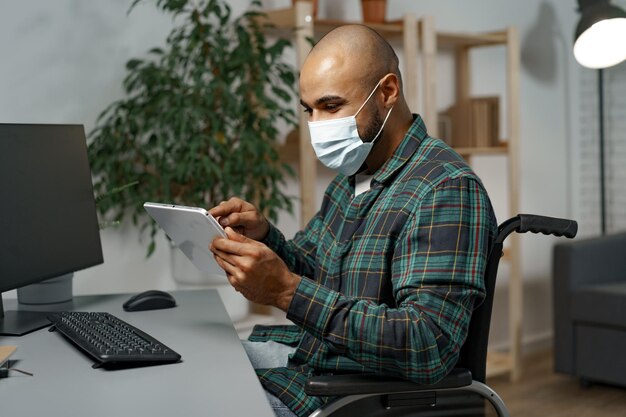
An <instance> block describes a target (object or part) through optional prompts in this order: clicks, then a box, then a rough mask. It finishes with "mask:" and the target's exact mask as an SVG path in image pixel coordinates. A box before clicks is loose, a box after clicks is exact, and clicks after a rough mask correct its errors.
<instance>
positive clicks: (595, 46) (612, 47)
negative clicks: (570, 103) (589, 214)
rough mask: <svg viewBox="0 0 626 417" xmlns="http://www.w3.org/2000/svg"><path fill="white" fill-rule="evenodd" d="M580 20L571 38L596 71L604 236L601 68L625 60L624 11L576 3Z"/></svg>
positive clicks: (607, 4)
mask: <svg viewBox="0 0 626 417" xmlns="http://www.w3.org/2000/svg"><path fill="white" fill-rule="evenodd" d="M578 11H579V12H580V14H581V16H580V21H579V22H578V25H577V26H576V33H575V35H574V57H575V58H576V60H577V61H578V63H579V64H581V65H582V66H584V67H587V68H593V69H597V70H598V119H599V120H598V127H599V146H600V149H599V151H600V225H601V231H602V234H605V233H606V185H605V160H604V73H603V69H604V68H608V67H612V66H614V65H617V64H619V63H620V62H622V61H624V60H626V41H624V40H625V39H626V12H625V11H624V10H622V9H621V8H619V7H617V6H613V5H612V4H611V0H578Z"/></svg>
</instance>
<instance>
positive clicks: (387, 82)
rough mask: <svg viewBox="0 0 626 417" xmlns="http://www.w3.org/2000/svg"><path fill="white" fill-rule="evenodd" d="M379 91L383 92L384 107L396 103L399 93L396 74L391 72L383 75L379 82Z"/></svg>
mask: <svg viewBox="0 0 626 417" xmlns="http://www.w3.org/2000/svg"><path fill="white" fill-rule="evenodd" d="M380 91H381V92H382V93H383V104H384V106H385V107H386V108H389V107H391V106H393V105H394V104H396V102H397V101H398V99H399V98H400V94H401V88H400V80H399V79H398V76H397V75H396V74H394V73H392V72H390V73H388V74H387V75H385V77H384V78H383V79H382V81H381V82H380Z"/></svg>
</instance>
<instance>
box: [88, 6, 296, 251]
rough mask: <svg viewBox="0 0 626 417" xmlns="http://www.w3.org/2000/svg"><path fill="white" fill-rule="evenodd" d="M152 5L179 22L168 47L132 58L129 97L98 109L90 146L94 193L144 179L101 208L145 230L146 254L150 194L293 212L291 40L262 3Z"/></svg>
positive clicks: (156, 197)
mask: <svg viewBox="0 0 626 417" xmlns="http://www.w3.org/2000/svg"><path fill="white" fill-rule="evenodd" d="M140 1H141V0H135V1H134V2H133V3H132V6H131V10H132V8H133V7H134V6H135V5H136V4H137V3H139V2H140ZM156 6H157V7H158V8H160V9H161V10H162V11H164V12H166V13H169V14H171V15H172V16H173V17H174V21H175V23H176V25H175V27H174V28H173V29H172V31H171V32H170V34H169V35H168V37H167V39H166V45H165V46H164V47H156V48H153V49H151V50H150V51H149V53H148V56H147V57H145V58H139V59H131V60H129V61H128V62H127V64H126V69H127V76H126V78H125V79H124V82H123V87H124V91H125V95H126V97H124V98H123V99H120V100H118V101H116V102H114V103H113V104H111V105H110V106H109V107H108V108H107V109H105V110H104V111H103V112H102V114H101V115H100V116H99V118H98V122H97V125H96V127H95V129H94V130H93V131H92V132H91V135H90V139H91V142H90V145H89V157H90V161H91V168H92V171H93V173H94V176H95V180H94V188H95V190H96V192H100V191H103V190H106V189H112V188H116V187H119V186H120V185H122V184H126V183H128V182H129V181H133V180H136V181H138V184H137V185H136V186H135V187H133V188H129V189H126V190H124V192H122V193H118V194H115V195H114V196H111V197H110V198H109V199H107V200H106V201H104V202H103V203H102V204H101V205H100V206H99V208H100V213H101V216H103V217H104V218H106V219H114V220H118V221H119V220H122V219H123V218H124V217H125V216H127V215H130V216H131V217H132V220H133V222H134V223H135V224H139V223H141V226H142V227H141V230H144V229H148V230H149V231H150V237H151V238H150V243H149V245H148V255H150V254H151V253H152V252H153V251H154V248H155V239H154V237H155V234H156V232H157V230H158V228H157V226H156V224H155V223H153V222H151V221H149V220H148V218H147V217H146V216H144V215H143V214H144V211H143V208H142V205H143V203H144V202H145V201H159V202H171V203H175V204H182V205H191V206H200V207H212V206H214V205H217V204H219V203H220V202H221V201H223V200H226V199H228V198H229V197H231V196H233V195H237V196H240V197H242V198H244V199H246V200H248V201H251V202H253V203H255V204H256V205H257V206H258V207H259V208H260V209H261V210H262V211H263V212H264V213H266V215H267V216H268V217H269V218H270V219H274V220H275V219H276V217H277V214H278V212H279V211H280V210H288V211H291V209H292V203H291V200H290V198H289V197H288V196H287V195H286V194H284V193H283V192H282V191H281V190H280V188H279V185H280V183H281V182H282V181H283V179H284V178H285V176H286V175H293V172H292V170H291V169H290V168H289V166H287V165H286V164H283V163H281V162H279V159H278V153H277V150H276V138H277V136H278V134H279V132H278V129H277V127H276V123H277V122H278V121H282V122H284V123H286V124H287V125H294V124H295V122H296V116H295V112H294V110H293V108H294V107H295V106H294V105H292V104H291V100H292V97H293V95H294V92H295V90H294V89H295V79H296V77H295V72H294V69H293V68H292V66H290V65H288V64H287V63H285V62H284V61H283V60H282V55H283V51H284V50H285V49H286V48H288V47H289V46H290V43H289V42H288V41H287V40H285V39H278V40H272V41H269V40H268V39H267V38H266V35H265V33H266V29H267V27H266V26H267V24H266V23H264V21H263V19H262V13H261V12H259V11H258V10H259V7H260V2H259V1H256V0H255V1H253V2H252V8H251V9H250V10H248V11H246V12H245V13H243V14H242V15H241V16H239V17H233V16H232V14H231V10H230V8H229V6H228V4H227V3H226V2H225V1H224V0H195V1H189V0H156Z"/></svg>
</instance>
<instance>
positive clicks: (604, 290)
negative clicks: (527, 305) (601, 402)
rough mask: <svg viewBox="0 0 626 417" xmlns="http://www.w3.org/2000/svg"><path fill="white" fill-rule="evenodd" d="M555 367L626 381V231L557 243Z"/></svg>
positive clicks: (583, 376) (583, 379)
mask: <svg viewBox="0 0 626 417" xmlns="http://www.w3.org/2000/svg"><path fill="white" fill-rule="evenodd" d="M553 261H554V264H553V267H554V281H553V285H554V287H553V297H554V339H555V340H554V367H555V370H556V371H557V372H563V373H567V374H570V375H575V376H578V377H580V378H581V382H582V383H584V384H588V383H589V382H591V381H598V382H604V383H609V384H616V385H621V386H626V233H619V234H611V235H606V236H601V237H595V238H590V239H581V240H577V241H573V242H559V243H558V244H556V245H555V247H554V258H553Z"/></svg>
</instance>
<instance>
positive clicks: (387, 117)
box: [370, 106, 393, 146]
mask: <svg viewBox="0 0 626 417" xmlns="http://www.w3.org/2000/svg"><path fill="white" fill-rule="evenodd" d="M391 110H393V106H391V108H390V109H389V111H388V112H387V116H385V120H383V125H382V126H381V127H380V130H379V131H378V133H376V136H374V139H372V141H371V142H370V143H371V144H372V146H374V142H376V140H377V139H378V138H379V137H380V134H381V132H382V131H383V129H384V128H385V124H387V119H389V116H390V115H391Z"/></svg>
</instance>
